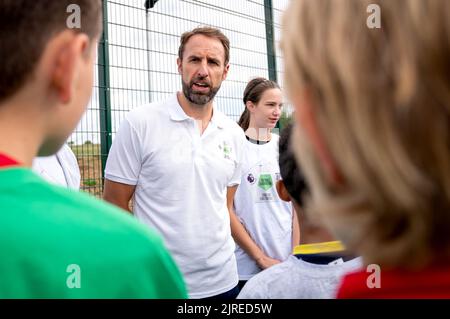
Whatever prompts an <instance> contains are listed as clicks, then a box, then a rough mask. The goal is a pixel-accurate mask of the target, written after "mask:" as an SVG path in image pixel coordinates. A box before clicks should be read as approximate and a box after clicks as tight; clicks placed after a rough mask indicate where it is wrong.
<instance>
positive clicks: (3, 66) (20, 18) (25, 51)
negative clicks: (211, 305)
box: [0, 0, 102, 102]
mask: <svg viewBox="0 0 450 319" xmlns="http://www.w3.org/2000/svg"><path fill="white" fill-rule="evenodd" d="M70 5H77V6H78V7H79V8H80V21H81V23H80V28H74V29H73V31H74V32H77V33H85V34H87V35H88V36H89V37H90V38H91V39H93V38H94V37H96V36H98V35H99V34H100V32H101V22H102V19H101V13H102V1H101V0H31V1H30V0H0V39H1V40H0V41H1V42H0V43H1V49H0V102H2V101H3V100H5V99H7V98H8V97H10V96H12V95H13V94H14V93H16V91H18V90H19V89H20V88H21V87H22V86H23V85H24V84H25V82H26V81H27V80H28V79H29V78H30V77H31V76H32V73H33V71H34V69H35V67H36V65H37V62H38V61H39V59H40V57H41V55H42V53H43V51H44V49H45V47H46V43H47V42H48V40H49V39H50V38H51V37H52V36H54V35H55V34H57V33H58V32H61V31H63V30H64V29H67V28H68V26H67V20H68V18H69V17H70V16H71V14H72V13H73V12H72V11H70V10H69V12H67V11H68V8H69V6H70Z"/></svg>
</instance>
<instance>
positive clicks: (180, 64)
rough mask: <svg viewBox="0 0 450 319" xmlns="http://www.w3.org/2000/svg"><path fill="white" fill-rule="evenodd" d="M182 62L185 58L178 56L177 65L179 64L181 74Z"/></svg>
mask: <svg viewBox="0 0 450 319" xmlns="http://www.w3.org/2000/svg"><path fill="white" fill-rule="evenodd" d="M182 63H183V60H181V59H180V58H177V65H178V74H180V75H181V73H182V72H181V70H182Z"/></svg>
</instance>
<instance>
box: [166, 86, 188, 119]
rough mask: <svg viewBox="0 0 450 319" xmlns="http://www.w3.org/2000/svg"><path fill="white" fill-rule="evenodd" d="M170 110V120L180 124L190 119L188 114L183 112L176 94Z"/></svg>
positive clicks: (171, 100) (170, 102) (170, 101)
mask: <svg viewBox="0 0 450 319" xmlns="http://www.w3.org/2000/svg"><path fill="white" fill-rule="evenodd" d="M168 110H169V115H170V119H171V120H173V121H177V122H180V121H185V120H187V119H189V116H187V114H186V113H185V112H184V111H183V109H182V108H181V105H180V103H179V102H178V97H177V93H175V94H174V95H173V96H172V97H171V99H170V100H169V107H168Z"/></svg>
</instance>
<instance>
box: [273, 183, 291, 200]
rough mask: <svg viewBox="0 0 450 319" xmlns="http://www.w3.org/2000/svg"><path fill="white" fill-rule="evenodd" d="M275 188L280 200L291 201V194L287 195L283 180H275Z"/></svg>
mask: <svg viewBox="0 0 450 319" xmlns="http://www.w3.org/2000/svg"><path fill="white" fill-rule="evenodd" d="M276 188H277V193H278V196H280V198H281V199H282V200H284V201H285V202H290V201H291V196H290V195H289V193H288V191H287V189H286V186H284V183H283V180H279V181H277V183H276Z"/></svg>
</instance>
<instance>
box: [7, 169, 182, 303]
mask: <svg viewBox="0 0 450 319" xmlns="http://www.w3.org/2000/svg"><path fill="white" fill-rule="evenodd" d="M0 298H187V294H186V288H185V285H184V281H183V279H182V276H181V274H180V272H179V270H178V268H177V266H176V265H175V263H174V261H173V259H172V258H171V257H170V255H169V254H168V252H167V251H166V249H165V248H164V246H163V244H162V241H161V239H160V238H159V237H158V236H157V235H155V234H154V233H153V232H152V231H150V230H149V229H148V228H147V227H146V226H143V225H141V224H139V223H138V222H137V221H135V220H134V219H133V217H132V216H131V215H129V214H127V213H126V212H124V211H121V210H120V209H118V208H116V207H114V206H112V205H109V204H107V203H103V202H101V201H99V200H96V199H95V198H92V197H90V196H88V195H86V194H82V193H78V192H75V191H70V190H67V189H65V188H61V187H58V186H53V185H50V184H48V183H47V182H45V181H43V180H42V179H41V178H40V177H38V176H37V175H35V174H34V173H32V172H31V171H30V170H28V169H26V168H6V169H0Z"/></svg>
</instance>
